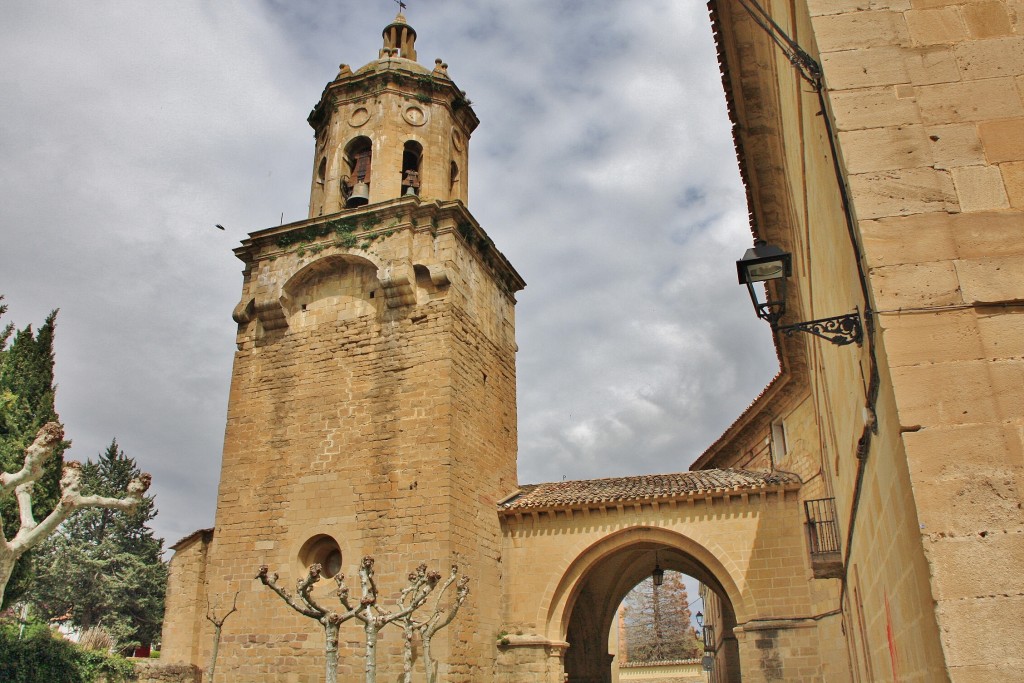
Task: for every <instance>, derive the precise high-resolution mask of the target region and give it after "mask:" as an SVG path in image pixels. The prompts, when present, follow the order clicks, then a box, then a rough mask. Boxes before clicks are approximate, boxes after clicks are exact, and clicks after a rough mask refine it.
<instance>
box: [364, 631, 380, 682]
mask: <svg viewBox="0 0 1024 683" xmlns="http://www.w3.org/2000/svg"><path fill="white" fill-rule="evenodd" d="M370 619H371V620H372V619H373V617H370ZM377 630H378V629H377V627H376V626H374V625H371V624H367V625H366V683H377Z"/></svg>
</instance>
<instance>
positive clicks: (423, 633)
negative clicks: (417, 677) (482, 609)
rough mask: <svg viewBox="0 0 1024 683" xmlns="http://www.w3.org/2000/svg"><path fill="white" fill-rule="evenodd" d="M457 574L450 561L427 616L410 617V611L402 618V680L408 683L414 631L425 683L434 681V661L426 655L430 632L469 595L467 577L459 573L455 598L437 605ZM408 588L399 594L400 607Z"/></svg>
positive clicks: (447, 621) (448, 619) (443, 623)
mask: <svg viewBox="0 0 1024 683" xmlns="http://www.w3.org/2000/svg"><path fill="white" fill-rule="evenodd" d="M421 567H423V565H421ZM458 576H459V565H457V564H453V565H452V570H451V572H450V573H449V574H448V578H447V579H446V580H445V582H444V583H443V584H442V585H441V590H439V591H438V592H437V599H436V600H435V601H434V609H433V610H432V611H431V612H430V614H429V615H427V618H426V619H422V620H416V619H414V618H413V615H414V612H410V613H409V614H408V615H407V616H406V617H405V618H404V619H403V620H402V631H403V633H404V636H405V644H404V657H403V665H404V668H403V678H402V681H403V683H412V664H413V661H412V660H413V636H414V635H415V634H416V633H419V635H420V640H422V641H423V667H424V669H426V672H427V683H436V681H437V664H436V663H435V662H434V659H433V657H432V656H431V654H430V642H431V640H432V639H433V637H434V634H436V633H437V632H438V631H440V630H441V629H443V628H444V627H445V626H447V625H448V624H450V623H452V621H453V620H454V619H455V616H456V615H457V614H458V612H459V608H460V607H462V603H464V602H465V601H466V598H467V597H468V596H469V577H468V576H463V577H462V578H461V579H459V582H458V585H457V586H456V590H455V600H454V601H453V602H452V604H451V606H450V607H447V608H446V607H444V606H442V605H441V601H442V599H443V598H444V594H445V592H446V591H447V590H448V588H449V587H450V586H451V585H452V584H453V583H455V580H456V579H457V578H458ZM409 579H410V582H412V579H413V576H412V575H410V576H409ZM411 588H412V586H410V587H409V588H406V589H405V590H403V591H402V597H401V598H400V599H399V606H400V607H401V606H404V604H405V601H406V599H407V595H406V594H407V593H408V592H411V591H410V589H411Z"/></svg>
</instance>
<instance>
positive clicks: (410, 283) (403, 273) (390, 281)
mask: <svg viewBox="0 0 1024 683" xmlns="http://www.w3.org/2000/svg"><path fill="white" fill-rule="evenodd" d="M377 279H378V280H380V284H381V287H382V288H383V290H384V296H385V297H387V304H388V308H400V307H402V306H410V305H412V304H414V303H416V288H415V286H414V285H415V283H416V274H415V273H414V271H413V269H412V264H410V263H400V264H395V263H392V264H390V265H387V266H384V267H382V268H381V269H380V270H379V271H378V276H377Z"/></svg>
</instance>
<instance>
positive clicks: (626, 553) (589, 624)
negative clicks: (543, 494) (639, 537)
mask: <svg viewBox="0 0 1024 683" xmlns="http://www.w3.org/2000/svg"><path fill="white" fill-rule="evenodd" d="M656 571H657V572H659V573H661V574H662V577H664V576H665V575H668V576H672V574H673V573H678V574H682V575H686V576H689V577H693V579H695V580H696V581H697V582H699V584H700V585H701V586H703V587H704V588H700V587H697V588H696V589H693V588H691V590H696V591H697V593H698V594H697V595H690V596H688V602H689V604H690V605H703V602H701V600H700V599H701V597H702V594H703V593H705V592H706V593H707V594H708V595H711V596H713V599H711V600H709V599H708V598H707V597H705V598H704V600H705V601H708V602H711V603H713V604H714V606H715V610H716V612H715V618H717V620H718V622H717V624H716V626H715V628H717V629H718V633H717V634H715V635H714V637H713V639H709V641H708V643H704V642H701V650H702V652H701V659H702V660H703V661H702V664H703V663H704V662H707V663H708V664H710V666H711V671H710V672H708V673H707V674H706V675H708V676H709V677H710V678H709V679H708V680H710V681H713V682H714V683H739V682H740V681H741V680H742V679H741V676H740V668H739V647H738V643H737V641H736V637H735V635H734V634H733V628H734V627H735V626H736V613H735V610H734V609H733V605H732V602H731V600H730V598H729V595H728V593H727V591H726V589H725V588H724V586H723V584H722V583H721V581H719V579H718V577H717V576H716V575H715V574H714V573H712V571H711V570H710V569H709V568H708V567H707V566H706V565H705V564H704V563H703V562H701V561H700V560H698V559H697V558H695V557H694V556H693V555H691V554H689V553H687V552H686V551H685V550H683V549H681V548H679V547H675V546H673V545H669V544H666V543H662V542H658V541H651V540H647V541H637V542H635V543H632V544H630V545H627V546H624V547H619V548H617V549H615V550H614V551H613V552H609V553H607V554H605V555H604V556H602V557H600V558H599V559H598V560H597V561H595V562H593V563H592V564H590V565H589V566H588V567H587V568H586V569H585V570H584V571H583V573H582V574H581V575H580V576H579V578H578V580H577V581H576V583H575V587H574V589H573V594H572V596H571V597H570V599H569V600H568V601H567V618H566V619H565V622H564V624H565V640H566V642H568V643H569V648H568V649H567V650H566V652H565V656H564V660H563V662H564V667H565V674H566V681H568V682H569V683H612V681H613V680H615V679H616V676H615V669H617V668H619V667H620V666H621V657H619V656H618V655H619V647H618V643H617V642H616V641H617V639H618V636H619V634H620V632H619V614H620V607H621V605H622V603H623V601H624V600H625V599H626V597H627V596H628V595H629V594H630V592H631V591H633V590H634V589H636V588H637V587H638V586H640V585H642V584H644V583H645V582H647V581H650V582H651V583H653V577H654V575H655V573H656ZM663 585H664V584H663ZM692 585H693V584H691V586H692ZM697 611H701V610H700V607H699V606H698V607H697V609H695V610H693V613H692V615H693V617H694V620H693V621H694V622H695V621H696V619H695V617H696V612H697ZM703 612H704V613H706V612H707V610H706V609H705V610H703ZM703 616H704V614H702V618H703ZM701 635H702V636H703V635H704V629H703V628H701ZM705 646H706V647H707V648H708V651H707V652H704V651H703V650H704V648H705ZM707 658H710V660H709V659H707ZM693 666H694V668H695V669H696V664H694V665H693Z"/></svg>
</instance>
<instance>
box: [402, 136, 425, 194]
mask: <svg viewBox="0 0 1024 683" xmlns="http://www.w3.org/2000/svg"><path fill="white" fill-rule="evenodd" d="M422 160H423V145H421V144H420V143H418V142H416V141H415V140H409V141H408V142H406V143H405V147H404V148H403V149H402V195H403V196H405V195H411V194H415V195H418V194H419V193H420V163H421V162H422Z"/></svg>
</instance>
